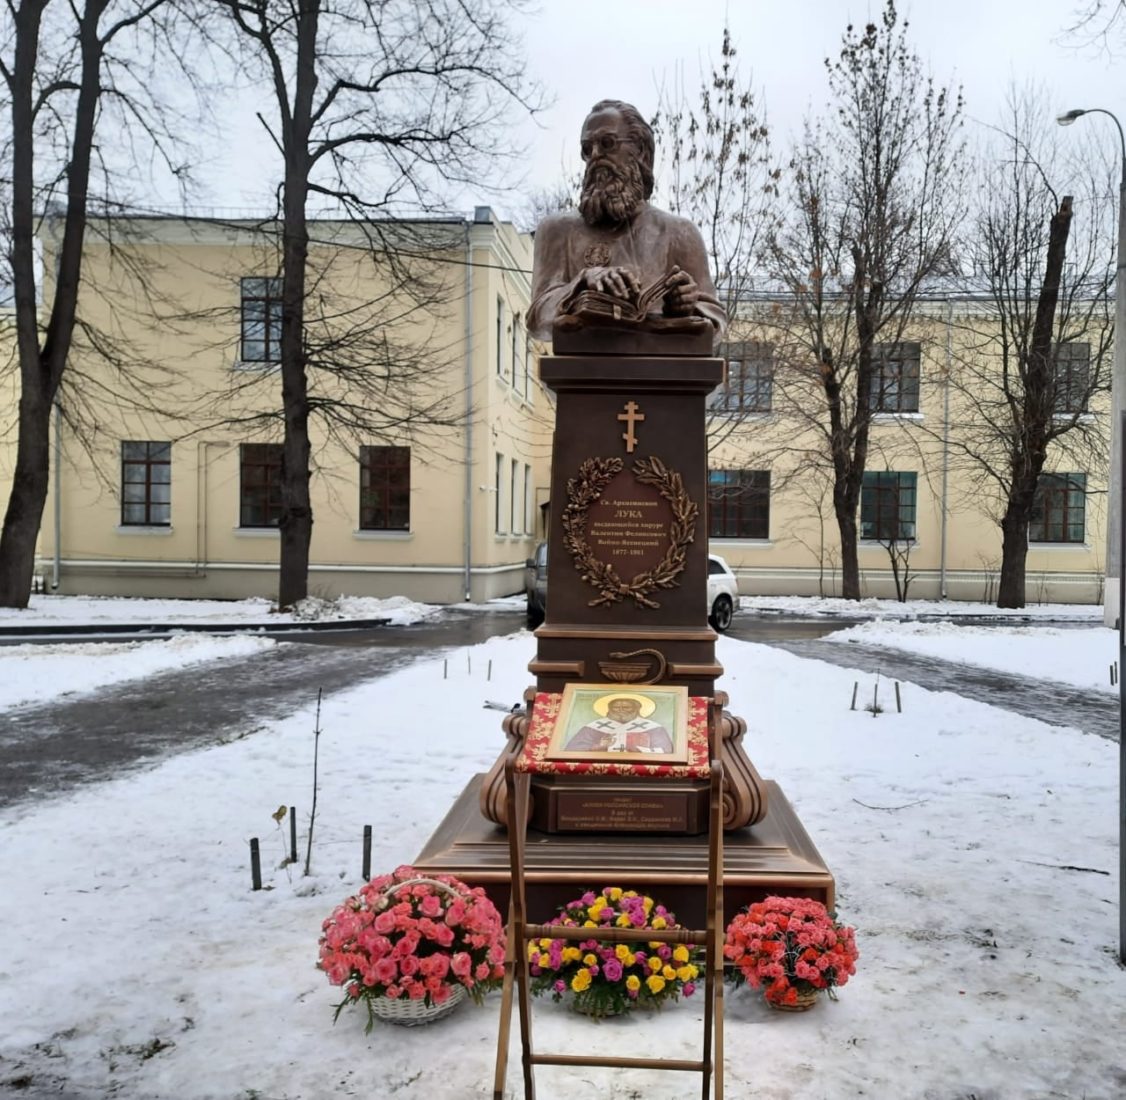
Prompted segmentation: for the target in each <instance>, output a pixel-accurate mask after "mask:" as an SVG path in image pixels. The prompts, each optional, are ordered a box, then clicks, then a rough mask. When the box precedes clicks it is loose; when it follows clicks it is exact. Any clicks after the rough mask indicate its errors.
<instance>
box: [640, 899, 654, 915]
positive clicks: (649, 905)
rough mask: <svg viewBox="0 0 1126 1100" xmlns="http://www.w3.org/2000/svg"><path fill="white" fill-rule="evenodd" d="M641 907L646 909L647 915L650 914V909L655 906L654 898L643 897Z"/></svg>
mask: <svg viewBox="0 0 1126 1100" xmlns="http://www.w3.org/2000/svg"><path fill="white" fill-rule="evenodd" d="M641 907H642V908H643V909H644V910H645V914H646V916H648V914H649V910H650V909H652V908H653V899H652V898H642V899H641Z"/></svg>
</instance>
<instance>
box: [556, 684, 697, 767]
mask: <svg viewBox="0 0 1126 1100" xmlns="http://www.w3.org/2000/svg"><path fill="white" fill-rule="evenodd" d="M687 712H688V689H687V688H685V687H654V686H652V685H646V686H644V687H637V688H632V687H631V688H629V689H628V690H622V689H615V688H613V687H611V686H610V685H608V684H567V685H566V687H564V689H563V700H562V705H561V707H560V711H559V717H558V719H557V720H556V723H555V732H554V734H553V736H552V738H551V744H550V745H549V746H548V750H547V757H548V759H558V760H633V761H638V762H644V763H647V764H683V763H685V762H686V761H687V759H688V729H687Z"/></svg>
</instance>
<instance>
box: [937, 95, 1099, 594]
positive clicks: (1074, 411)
mask: <svg viewBox="0 0 1126 1100" xmlns="http://www.w3.org/2000/svg"><path fill="white" fill-rule="evenodd" d="M1053 130H1054V127H1053V126H1052V124H1051V117H1050V114H1049V112H1048V110H1047V109H1046V107H1045V105H1044V102H1043V97H1042V96H1038V95H1037V94H1036V93H1034V92H1024V93H1014V94H1013V96H1012V97H1011V99H1010V104H1009V112H1008V117H1007V121H1006V124H1005V126H1004V127H1003V128H1001V129H1000V130H999V132H998V134H997V136H996V137H995V138H994V140H993V142H992V144H991V146H990V147H989V148H988V149H987V150H986V151H985V157H984V166H983V169H982V175H981V178H980V181H979V182H980V186H979V187H977V188H976V190H977V192H978V193H979V194H980V195H981V196H982V200H981V203H980V205H979V207H978V213H977V215H976V217H975V219H974V222H973V225H972V227H971V231H970V233H969V234H968V235H967V241H966V252H965V256H966V259H967V260H968V262H969V263H970V264H971V265H972V269H973V272H974V275H975V278H976V280H977V282H978V285H979V287H980V289H981V291H982V297H983V301H980V302H978V303H976V304H975V305H974V306H972V307H971V308H969V309H967V310H966V311H965V315H964V316H963V317H962V318H961V319H960V320H959V322H958V331H959V337H960V338H959V340H958V341H957V342H956V346H957V354H956V361H955V363H954V366H953V369H952V372H951V377H950V383H951V387H952V390H953V392H954V394H955V395H956V400H957V404H958V406H959V408H958V412H957V415H956V425H957V426H956V430H955V431H953V432H952V433H951V435H952V438H951V441H950V445H951V448H952V456H953V457H952V461H953V462H955V463H956V464H958V465H959V466H960V467H961V468H962V469H963V470H964V471H965V472H966V473H967V475H968V478H969V484H970V485H971V486H972V491H973V493H974V495H975V499H976V500H977V501H979V502H980V501H983V500H984V501H986V502H991V510H992V513H993V515H994V517H995V518H996V520H997V522H998V524H999V525H1000V528H1001V540H1002V542H1001V571H1000V581H999V585H998V591H997V605H998V606H999V607H1024V605H1025V562H1026V559H1027V554H1028V544H1029V522H1030V521H1031V520H1034V519H1036V520H1038V521H1039V522H1040V523H1041V524H1042V525H1046V526H1047V527H1051V526H1054V524H1055V520H1054V519H1053V518H1052V517H1048V516H1043V515H1040V514H1039V511H1040V509H1041V508H1042V506H1043V504H1044V503H1045V501H1046V500H1047V502H1048V504H1049V506H1050V508H1051V509H1052V510H1054V509H1055V507H1056V506H1057V505H1058V506H1060V507H1062V508H1066V507H1067V506H1068V504H1069V503H1070V504H1071V506H1072V507H1074V505H1075V503H1076V502H1077V500H1081V499H1082V497H1083V495H1084V493H1085V492H1086V491H1087V486H1086V484H1085V473H1086V471H1088V470H1091V469H1099V468H1102V467H1105V464H1106V438H1105V426H1104V425H1100V424H1099V422H1098V421H1097V420H1096V418H1095V417H1094V416H1092V415H1091V403H1092V401H1093V399H1094V398H1095V397H1096V395H1098V394H1101V393H1108V392H1109V390H1110V384H1111V370H1112V339H1113V327H1114V325H1113V312H1114V310H1113V302H1112V301H1111V291H1112V288H1113V285H1114V255H1115V237H1114V225H1113V215H1114V208H1115V203H1114V190H1115V187H1114V183H1115V181H1114V179H1113V178H1112V177H1113V170H1112V169H1110V167H1109V166H1108V165H1106V164H1100V163H1099V161H1098V159H1097V157H1095V156H1094V154H1093V152H1092V147H1091V146H1090V145H1087V146H1085V147H1077V146H1075V145H1069V149H1076V148H1079V149H1080V151H1079V152H1078V154H1077V155H1076V157H1073V158H1072V159H1071V161H1065V160H1064V158H1063V156H1062V154H1060V153H1059V152H1058V151H1057V149H1056V147H1055V146H1054V145H1053V144H1052V143H1051V136H1052V133H1053ZM1058 182H1065V183H1066V184H1067V186H1068V188H1069V189H1070V190H1074V191H1075V193H1076V194H1077V195H1078V199H1073V197H1072V196H1071V195H1063V196H1061V195H1060V194H1059V193H1058V191H1057V189H1056V187H1057V184H1058ZM1073 222H1078V225H1073ZM1049 459H1051V461H1052V463H1053V465H1054V466H1055V467H1056V468H1058V469H1059V471H1060V473H1059V474H1058V475H1055V474H1054V475H1052V476H1053V477H1061V478H1063V479H1065V480H1064V481H1061V482H1060V484H1059V485H1055V484H1054V483H1053V484H1052V485H1047V486H1046V485H1044V484H1043V482H1042V477H1041V475H1042V474H1043V473H1044V470H1045V467H1046V464H1047V463H1048V462H1049ZM1076 475H1078V476H1076ZM1045 494H1047V495H1046V496H1045ZM1053 497H1054V498H1056V499H1055V500H1054V502H1053V499H1052V498H1053ZM1057 518H1059V519H1060V522H1061V523H1062V522H1063V519H1062V513H1061V514H1060V515H1059V516H1058V517H1057ZM1041 537H1046V530H1045V531H1044V532H1041ZM1068 537H1070V533H1069V532H1068V531H1064V530H1063V529H1062V527H1061V529H1060V531H1059V532H1058V538H1055V539H1053V541H1064V540H1065V539H1067V538H1068ZM1078 537H1079V538H1080V539H1082V538H1083V537H1084V535H1083V533H1082V532H1080V533H1079V535H1078Z"/></svg>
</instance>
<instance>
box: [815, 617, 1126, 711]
mask: <svg viewBox="0 0 1126 1100" xmlns="http://www.w3.org/2000/svg"><path fill="white" fill-rule="evenodd" d="M828 640H829V641H831V642H861V643H863V644H865V645H879V646H890V647H892V648H893V649H904V650H907V651H908V652H910V653H921V654H923V655H924V656H927V657H938V658H940V659H941V660H943V661H955V662H957V663H959V664H970V665H979V666H983V667H985V668H995V669H998V670H999V671H1001V672H1011V673H1015V674H1016V675H1018V676H1031V677H1034V678H1035V679H1038V680H1058V681H1060V682H1061V683H1064V684H1073V685H1074V686H1075V687H1089V688H1094V689H1096V690H1098V691H1104V692H1110V693H1117V691H1118V687H1117V686H1116V685H1112V684H1111V682H1110V666H1111V665H1112V664H1114V663H1116V662H1117V661H1118V632H1117V631H1115V630H1108V629H1107V628H1106V627H1104V626H1092V627H1089V628H1085V629H1082V630H1076V629H1072V628H1067V629H1059V628H1055V627H1051V626H1031V627H1024V626H1000V625H999V626H967V625H961V624H959V623H957V622H952V623H920V622H886V621H884V620H882V619H877V620H875V621H874V622H867V623H861V624H860V625H859V626H853V627H849V628H848V629H847V630H838V631H836V632H835V633H833V634H830V635H829V636H828Z"/></svg>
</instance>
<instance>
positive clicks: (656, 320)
mask: <svg viewBox="0 0 1126 1100" xmlns="http://www.w3.org/2000/svg"><path fill="white" fill-rule="evenodd" d="M683 281H684V279H683V275H682V273H681V270H680V268H678V267H673V269H672V270H671V271H669V272H667V273H666V274H665V275H663V276H662V277H661V278H660V279H658V280H657V281H656V282H654V283H651V284H650V285H649V286H647V287H643V288H642V289H641V290H640V291H634V290H633V289H632V288H628V290H629V293H628V294H627V296H625V297H622V296H620V295H617V294H612V293H609V292H607V291H604V290H590V289H587V290H581V291H579V292H578V293H577V294H575V295H574V297H573V298H571V300H570V301H569V302H568V303H566V304H565V306H564V308H563V311H562V312H561V313H560V315H559V316H558V317H557V318H556V322H555V325H556V327H557V328H561V329H564V330H567V329H575V328H583V327H588V326H590V327H599V328H603V327H605V328H616V329H627V330H628V329H646V330H662V331H678V332H688V331H694V330H695V329H697V328H699V327H700V326H701V324H703V325H708V322H707V321H706V320H705V319H704V318H702V317H700V316H698V315H696V316H692V315H689V316H678V317H666V316H663V315H662V313H661V307H662V304H663V302H664V298H665V295H666V294H668V292H669V291H670V290H672V289H673V288H674V287H677V286H680V285H681V284H682V283H683Z"/></svg>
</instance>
